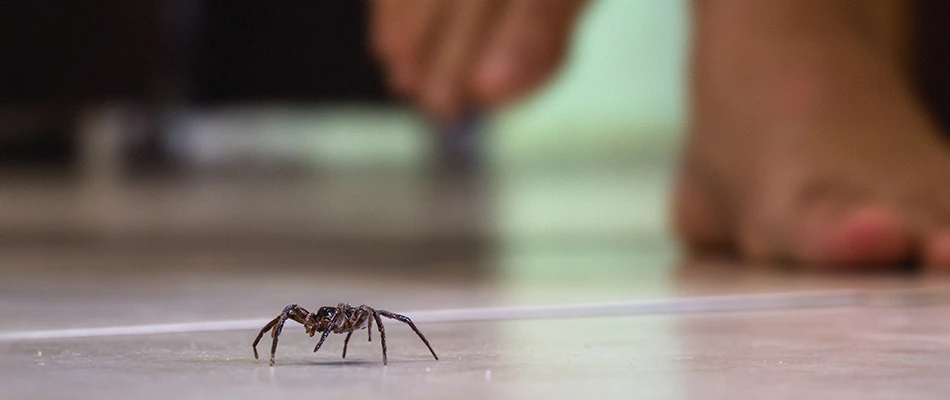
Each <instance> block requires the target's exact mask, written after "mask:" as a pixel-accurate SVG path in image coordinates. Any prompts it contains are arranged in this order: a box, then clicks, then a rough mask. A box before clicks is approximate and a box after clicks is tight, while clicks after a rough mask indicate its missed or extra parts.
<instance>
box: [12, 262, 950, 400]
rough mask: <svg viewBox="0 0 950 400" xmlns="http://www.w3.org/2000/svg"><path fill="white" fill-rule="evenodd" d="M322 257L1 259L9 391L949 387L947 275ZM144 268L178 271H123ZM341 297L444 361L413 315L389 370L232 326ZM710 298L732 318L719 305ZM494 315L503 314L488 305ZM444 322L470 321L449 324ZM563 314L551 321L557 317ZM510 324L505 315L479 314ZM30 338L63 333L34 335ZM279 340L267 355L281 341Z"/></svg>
mask: <svg viewBox="0 0 950 400" xmlns="http://www.w3.org/2000/svg"><path fill="white" fill-rule="evenodd" d="M647 253H648V252H645V253H644V254H647ZM309 257H311V256H309V255H299V256H290V255H287V254H283V255H282V256H280V257H275V258H268V257H265V256H262V255H261V254H259V253H257V254H255V255H252V254H249V253H245V254H242V253H241V252H239V251H232V252H228V253H205V252H195V251H191V252H187V253H178V254H177V255H170V254H169V253H164V254H163V255H162V256H157V255H154V254H151V255H149V254H137V253H134V252H118V253H117V252H112V251H102V250H100V251H98V252H89V251H81V250H76V249H73V250H69V251H60V252H53V251H40V249H32V250H23V249H20V250H8V251H6V252H5V253H4V256H3V262H2V263H0V268H2V272H3V276H4V277H5V279H4V280H3V281H2V282H0V289H2V293H3V296H2V301H0V315H3V318H2V319H0V337H2V338H3V339H2V341H0V354H2V357H0V386H2V387H3V391H4V396H3V398H10V399H30V398H58V399H70V398H97V399H111V398H116V399H118V398H123V399H124V398H139V399H152V398H155V399H168V398H182V399H193V398H194V399H198V398H231V399H234V398H433V399H445V398H459V399H468V398H471V399H475V398H478V399H485V398H518V399H522V398H575V399H576V398H578V397H584V396H587V397H588V398H592V399H593V398H597V399H601V398H623V399H630V398H662V399H693V398H697V399H698V398H703V399H708V398H721V399H736V398H744V399H763V398H769V399H775V398H782V399H785V398H787V399H798V398H807V397H818V398H844V399H891V398H894V399H897V398H932V399H943V398H946V396H947V395H948V394H950V382H948V381H947V379H946V377H948V376H950V291H948V290H947V289H946V288H947V286H945V283H946V282H943V281H941V280H939V279H937V278H927V277H900V276H896V275H891V276H863V277H853V276H852V277H833V276H827V275H820V274H807V275H805V274H790V273H779V272H768V270H766V269H755V268H745V267H737V266H731V265H728V264H725V265H716V264H712V263H683V264H680V265H677V266H672V265H659V264H658V265H654V266H652V267H647V268H644V267H641V268H640V269H638V270H633V271H631V269H626V270H624V269H617V268H596V267H591V268H587V269H586V270H585V269H584V268H576V269H574V271H575V272H564V271H549V272H545V271H535V272H532V273H531V276H529V277H517V276H514V275H517V274H515V273H511V272H505V271H503V270H499V269H498V268H497V267H494V268H493V267H480V268H476V267H474V266H469V267H462V266H456V267H448V266H446V267H443V268H436V269H430V270H425V269H411V268H408V269H406V268H401V269H381V268H375V269H373V268H368V267H358V266H350V267H347V268H340V269H338V270H331V271H326V270H319V269H315V268H306V267H303V266H306V265H309V264H313V263H316V261H314V260H313V259H310V258H309ZM642 260H643V262H657V261H656V259H651V258H650V257H647V256H644V257H643V259H642ZM142 263H145V264H148V265H157V266H164V268H151V269H149V271H150V272H142V271H132V270H128V269H124V268H123V267H124V266H125V265H136V264H142ZM486 264H491V263H490V262H486ZM261 269H264V271H262V270H261ZM809 298H811V299H813V301H805V302H802V301H801V299H809ZM631 299H634V300H637V299H639V302H637V303H629V304H633V305H640V306H641V307H640V308H638V310H639V311H637V312H636V313H637V315H612V316H598V314H603V313H613V314H623V312H622V311H621V312H616V311H614V312H608V311H609V310H610V307H612V306H611V305H610V304H615V303H616V302H618V301H627V300H631ZM724 299H725V300H727V301H725V302H724ZM783 299H785V300H783ZM788 299H798V300H796V301H786V300H788ZM648 300H649V301H648ZM340 301H349V302H354V303H358V302H365V303H367V304H370V305H374V306H378V307H380V308H388V309H390V310H392V311H403V312H407V313H409V314H410V317H411V316H412V313H411V311H412V310H416V314H418V316H419V317H420V318H419V320H420V321H419V326H420V328H421V330H422V331H423V332H424V333H425V334H426V335H427V336H428V338H429V340H430V341H431V343H432V345H433V347H434V348H435V350H436V351H437V352H438V354H439V356H440V360H439V361H434V360H433V359H432V358H431V356H430V355H429V354H428V352H427V351H426V349H425V347H424V346H423V344H422V343H421V342H420V341H419V340H418V339H417V338H416V337H415V335H413V334H412V332H411V331H410V330H409V329H408V327H406V326H405V325H402V324H400V323H398V322H395V321H391V322H388V323H387V324H386V331H387V340H388V343H387V344H388V348H389V365H388V366H383V365H382V364H381V362H380V361H381V355H380V348H379V343H378V337H376V338H374V342H372V343H366V340H365V336H363V332H365V331H363V332H360V334H357V335H354V339H353V340H352V341H351V342H350V345H349V354H348V355H347V358H346V359H345V360H344V359H341V357H340V352H341V349H342V341H343V337H342V335H332V336H331V337H330V339H329V341H328V343H327V344H326V345H325V346H324V347H323V348H322V349H321V350H320V352H319V353H317V354H313V353H312V346H313V344H314V343H315V338H308V337H307V336H306V334H305V333H304V332H303V329H302V328H301V327H300V325H298V324H296V323H289V324H288V325H287V328H286V329H285V330H284V333H283V335H282V336H281V342H280V346H279V348H278V351H277V365H276V366H275V367H273V368H271V367H269V366H268V365H267V361H266V360H265V359H262V360H255V359H254V358H253V357H252V352H251V348H250V343H251V341H252V340H253V338H254V335H255V334H256V332H255V329H254V328H251V327H247V326H237V327H234V326H227V325H226V324H227V322H228V321H232V322H233V321H243V322H240V323H239V325H240V324H244V325H247V321H246V320H247V319H250V320H252V322H253V321H260V323H263V322H264V321H265V320H266V319H267V318H268V317H271V316H273V315H276V314H277V313H278V312H279V311H280V309H281V308H283V306H284V305H286V304H287V303H291V302H298V303H300V304H301V305H305V306H308V307H312V308H316V307H318V306H320V305H331V304H336V303H337V302H340ZM684 301H685V302H686V303H677V302H684ZM591 303H602V304H605V305H604V306H603V307H602V308H598V307H593V308H591V309H587V310H586V311H583V312H582V314H583V313H586V314H589V315H590V316H587V317H583V316H578V315H577V313H576V312H572V313H571V315H570V316H568V317H565V318H541V319H533V318H525V317H530V316H531V315H521V316H520V317H519V316H517V315H516V316H514V317H512V316H511V314H510V313H509V314H507V316H506V314H504V312H503V311H504V310H506V308H505V307H509V306H528V307H536V306H545V305H555V308H554V309H553V310H554V311H556V310H557V309H556V307H557V306H559V305H570V304H591ZM671 304H673V305H675V304H686V305H687V306H686V307H679V308H677V307H669V306H670V305H671ZM702 304H726V305H725V306H724V307H725V308H719V309H713V310H708V309H706V308H704V307H703V306H702ZM760 306H761V307H760ZM484 307H487V308H488V314H484V313H482V314H478V313H477V312H476V311H477V310H476V311H472V310H471V309H470V308H484ZM498 307H501V308H498ZM634 308H636V307H634ZM750 308H764V309H761V310H750ZM441 309H457V310H458V311H456V312H454V313H449V314H448V316H446V315H442V317H440V318H432V317H431V316H433V315H436V314H433V313H432V312H431V311H433V310H441ZM492 310H494V311H492ZM527 310H529V311H530V310H532V308H528V309H527ZM545 310H546V311H545V313H546V314H545V315H546V316H550V314H551V311H552V309H551V308H545ZM704 310H705V311H704ZM483 311H484V310H483ZM691 311H692V312H691ZM492 312H494V313H495V314H494V315H496V316H498V317H499V318H503V319H499V320H481V319H484V318H483V317H484V316H485V315H488V319H491V315H492V314H491V313H492ZM528 314H530V313H528ZM479 315H481V317H480V316H479ZM510 318H513V319H510ZM200 321H208V322H211V323H212V326H211V329H216V328H215V325H213V324H219V325H218V326H217V327H219V328H221V329H222V330H221V331H202V332H178V333H156V334H140V335H111V334H109V333H101V332H100V333H101V334H102V335H103V336H96V335H99V334H95V335H93V336H89V337H71V336H81V335H80V334H79V332H82V331H76V330H70V329H76V328H89V327H116V326H138V327H141V326H146V331H145V332H139V333H147V332H148V329H158V330H161V329H163V327H165V328H167V326H168V325H167V324H172V323H182V322H189V323H190V322H200ZM221 324H224V325H221ZM149 326H151V328H149ZM31 332H32V333H37V332H46V333H52V334H53V335H54V336H56V335H59V337H55V338H47V339H29V338H22V337H17V336H16V334H24V333H31ZM264 342H265V343H264V344H263V345H262V346H261V351H262V353H264V354H266V353H267V351H268V346H269V337H265V341H264ZM265 357H266V356H265Z"/></svg>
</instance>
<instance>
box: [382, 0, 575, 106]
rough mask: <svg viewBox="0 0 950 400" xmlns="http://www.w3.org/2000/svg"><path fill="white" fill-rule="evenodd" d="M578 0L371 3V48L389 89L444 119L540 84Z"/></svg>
mask: <svg viewBox="0 0 950 400" xmlns="http://www.w3.org/2000/svg"><path fill="white" fill-rule="evenodd" d="M584 3H586V0H373V2H372V5H371V7H372V15H371V24H372V26H371V29H372V31H371V33H370V37H371V40H372V43H371V45H372V49H373V51H374V52H375V54H376V56H377V57H378V58H379V59H380V61H382V63H383V66H384V71H385V73H386V75H387V79H388V82H389V85H390V87H391V88H392V89H393V90H394V91H395V92H396V93H397V94H399V95H401V96H403V97H405V98H406V99H408V100H410V101H413V102H416V103H418V104H419V105H420V106H421V107H422V108H423V109H424V110H425V111H426V112H427V113H428V114H429V115H430V116H432V117H434V118H436V119H440V120H451V119H453V118H455V117H457V116H459V114H460V113H462V112H463V111H465V110H467V109H469V108H474V107H492V106H495V105H498V104H500V103H503V102H505V101H508V100H511V99H513V98H516V97H518V96H520V95H523V94H525V93H526V92H528V91H530V90H531V89H533V88H535V87H536V86H538V85H539V84H541V83H543V82H544V81H545V80H546V79H547V78H548V77H550V76H551V75H552V73H553V72H554V71H555V70H556V69H557V67H558V66H559V65H560V63H561V60H562V58H563V55H564V53H565V48H566V45H567V42H568V39H569V36H570V34H571V32H572V28H573V25H574V21H575V19H576V17H577V16H578V14H580V10H581V8H582V6H583V5H584Z"/></svg>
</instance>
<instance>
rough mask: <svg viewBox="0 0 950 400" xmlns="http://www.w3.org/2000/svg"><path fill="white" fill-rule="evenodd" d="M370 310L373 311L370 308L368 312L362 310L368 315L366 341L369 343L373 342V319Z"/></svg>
mask: <svg viewBox="0 0 950 400" xmlns="http://www.w3.org/2000/svg"><path fill="white" fill-rule="evenodd" d="M364 307H365V306H364ZM367 308H368V307H367ZM372 310H373V309H371V308H370V309H369V310H367V309H365V308H364V311H366V312H367V313H368V315H367V316H366V341H367V342H370V343H372V342H373V317H372V316H373V311H372Z"/></svg>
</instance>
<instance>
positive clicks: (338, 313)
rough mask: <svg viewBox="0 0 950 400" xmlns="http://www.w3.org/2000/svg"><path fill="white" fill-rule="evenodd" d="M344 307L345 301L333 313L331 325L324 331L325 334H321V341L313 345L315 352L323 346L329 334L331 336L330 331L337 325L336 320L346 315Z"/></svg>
mask: <svg viewBox="0 0 950 400" xmlns="http://www.w3.org/2000/svg"><path fill="white" fill-rule="evenodd" d="M342 307H343V303H340V306H337V309H336V313H335V314H333V319H332V320H330V326H328V327H327V330H325V331H323V335H320V341H318V342H317V345H316V346H314V347H313V352H314V353H316V352H317V350H320V346H323V342H324V341H325V340H327V336H330V332H332V331H333V328H334V327H335V326H336V321H337V320H339V319H340V318H341V317H343V316H344V315H345V314H344V313H343V310H342Z"/></svg>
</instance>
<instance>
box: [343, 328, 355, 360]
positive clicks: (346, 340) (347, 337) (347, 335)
mask: <svg viewBox="0 0 950 400" xmlns="http://www.w3.org/2000/svg"><path fill="white" fill-rule="evenodd" d="M350 336H353V331H350V333H347V334H346V339H343V358H346V345H347V344H349V343H350Z"/></svg>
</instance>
